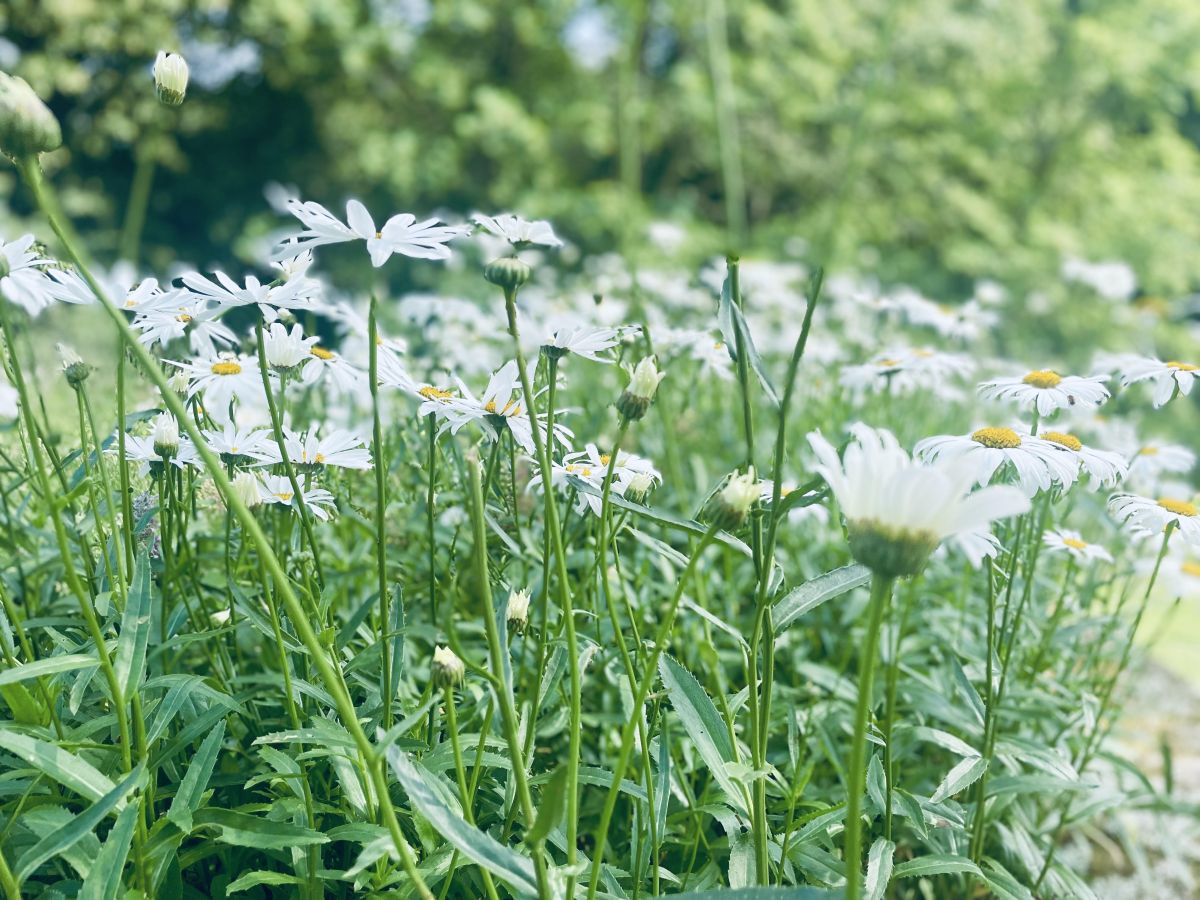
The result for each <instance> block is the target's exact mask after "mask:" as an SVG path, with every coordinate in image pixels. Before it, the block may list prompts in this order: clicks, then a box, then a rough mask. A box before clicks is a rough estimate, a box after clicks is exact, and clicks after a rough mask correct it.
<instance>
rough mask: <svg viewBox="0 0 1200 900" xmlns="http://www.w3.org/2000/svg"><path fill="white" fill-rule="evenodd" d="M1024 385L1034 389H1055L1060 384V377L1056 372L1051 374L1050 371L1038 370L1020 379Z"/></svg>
mask: <svg viewBox="0 0 1200 900" xmlns="http://www.w3.org/2000/svg"><path fill="white" fill-rule="evenodd" d="M1021 381H1023V382H1024V383H1025V384H1027V385H1029V386H1030V387H1035V388H1041V389H1043V390H1044V389H1046V388H1055V387H1058V386H1059V385H1060V384H1062V376H1061V375H1059V374H1058V373H1057V372H1052V371H1051V370H1050V369H1038V370H1037V371H1036V372H1030V373H1029V374H1028V375H1026V376H1025V377H1024V378H1022V379H1021Z"/></svg>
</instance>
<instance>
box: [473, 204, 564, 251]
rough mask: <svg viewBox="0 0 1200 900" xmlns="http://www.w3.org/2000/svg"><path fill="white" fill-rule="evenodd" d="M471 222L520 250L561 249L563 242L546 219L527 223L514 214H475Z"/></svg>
mask: <svg viewBox="0 0 1200 900" xmlns="http://www.w3.org/2000/svg"><path fill="white" fill-rule="evenodd" d="M471 221H472V222H474V223H475V224H476V225H478V226H479V227H480V228H482V229H483V230H484V231H486V232H487V233H488V234H491V235H494V236H495V237H499V238H504V240H506V241H508V242H509V243H510V244H512V245H513V246H514V247H516V248H517V249H518V250H520V249H522V248H523V247H534V246H539V247H561V246H562V245H563V242H562V241H560V240H559V239H558V237H557V236H556V235H555V234H554V228H553V227H551V225H550V223H549V222H547V221H545V220H544V219H539V220H537V221H533V222H530V221H527V220H526V219H522V218H521V217H520V216H514V215H513V214H512V213H502V214H500V215H498V216H485V215H483V214H482V213H475V214H474V215H473V216H471Z"/></svg>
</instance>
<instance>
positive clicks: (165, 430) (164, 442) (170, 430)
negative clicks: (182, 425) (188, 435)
mask: <svg viewBox="0 0 1200 900" xmlns="http://www.w3.org/2000/svg"><path fill="white" fill-rule="evenodd" d="M153 440H154V452H155V453H157V454H158V455H159V456H160V457H162V458H163V459H170V458H171V457H172V456H174V455H175V454H176V453H178V452H179V423H178V422H176V421H175V417H174V416H173V415H171V414H170V413H160V414H159V416H158V418H157V419H155V420H154V434H153Z"/></svg>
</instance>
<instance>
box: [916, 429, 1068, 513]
mask: <svg viewBox="0 0 1200 900" xmlns="http://www.w3.org/2000/svg"><path fill="white" fill-rule="evenodd" d="M1060 449H1061V448H1059V447H1056V446H1054V445H1052V444H1051V443H1050V442H1049V441H1044V440H1042V439H1041V438H1038V437H1033V436H1030V435H1022V434H1019V433H1017V431H1015V430H1014V429H1012V428H1003V427H999V428H998V427H994V426H989V427H985V428H979V429H977V430H975V431H973V432H971V433H970V434H963V435H957V434H954V435H951V434H942V435H937V436H935V437H929V438H925V439H924V440H922V441H920V442H918V443H917V446H916V447H915V448H914V451H913V452H914V454H915V455H916V456H918V457H920V458H922V459H925V460H931V461H936V460H938V459H942V458H945V459H950V460H953V459H963V460H965V461H967V462H968V463H971V464H972V465H973V466H975V467H976V472H977V475H976V480H977V482H978V483H979V484H984V483H986V482H989V481H991V480H992V477H993V476H994V475H995V474H996V471H997V470H998V469H999V468H1000V467H1001V466H1003V465H1005V464H1006V463H1007V464H1008V465H1009V466H1010V467H1011V468H1012V470H1013V472H1014V473H1015V475H1016V477H1017V484H1018V485H1019V486H1020V488H1021V491H1022V492H1023V493H1024V494H1025V495H1026V496H1028V497H1032V496H1033V495H1034V494H1036V493H1037V492H1038V491H1044V490H1048V489H1049V488H1050V487H1051V485H1053V484H1055V483H1058V484H1062V485H1070V484H1072V483H1074V481H1075V478H1076V476H1077V475H1078V472H1079V461H1078V460H1077V459H1076V458H1074V457H1072V456H1070V455H1068V454H1066V453H1061V452H1059V451H1060Z"/></svg>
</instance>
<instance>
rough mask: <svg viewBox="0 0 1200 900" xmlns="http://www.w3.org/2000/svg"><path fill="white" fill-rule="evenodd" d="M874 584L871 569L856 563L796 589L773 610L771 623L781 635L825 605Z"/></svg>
mask: <svg viewBox="0 0 1200 900" xmlns="http://www.w3.org/2000/svg"><path fill="white" fill-rule="evenodd" d="M870 580H871V570H870V569H868V568H867V567H866V566H864V565H860V564H859V563H852V564H851V565H848V566H842V567H841V568H840V569H834V570H833V571H832V572H826V573H825V574H824V575H818V576H817V577H816V578H813V579H812V580H810V581H806V582H805V583H804V584H802V585H800V586H798V587H794V588H792V589H791V590H790V591H788V592H787V593H786V594H784V595H783V597H781V598H780V599H779V600H778V601H776V603H775V605H774V607H773V608H772V612H771V619H772V621H773V622H774V625H775V632H776V633H777V634H778V633H779V632H781V631H783V630H784V629H785V628H787V627H788V626H789V625H791V624H792V623H793V622H795V621H796V620H797V619H798V618H800V617H801V616H802V615H804V614H805V613H807V612H811V611H812V610H814V609H816V608H817V607H818V606H820V605H821V604H822V603H825V602H826V601H828V600H832V599H833V598H835V597H840V596H842V595H843V594H847V593H849V592H850V591H852V590H854V589H855V588H857V587H862V586H863V585H864V584H866V583H867V582H868V581H870Z"/></svg>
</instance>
